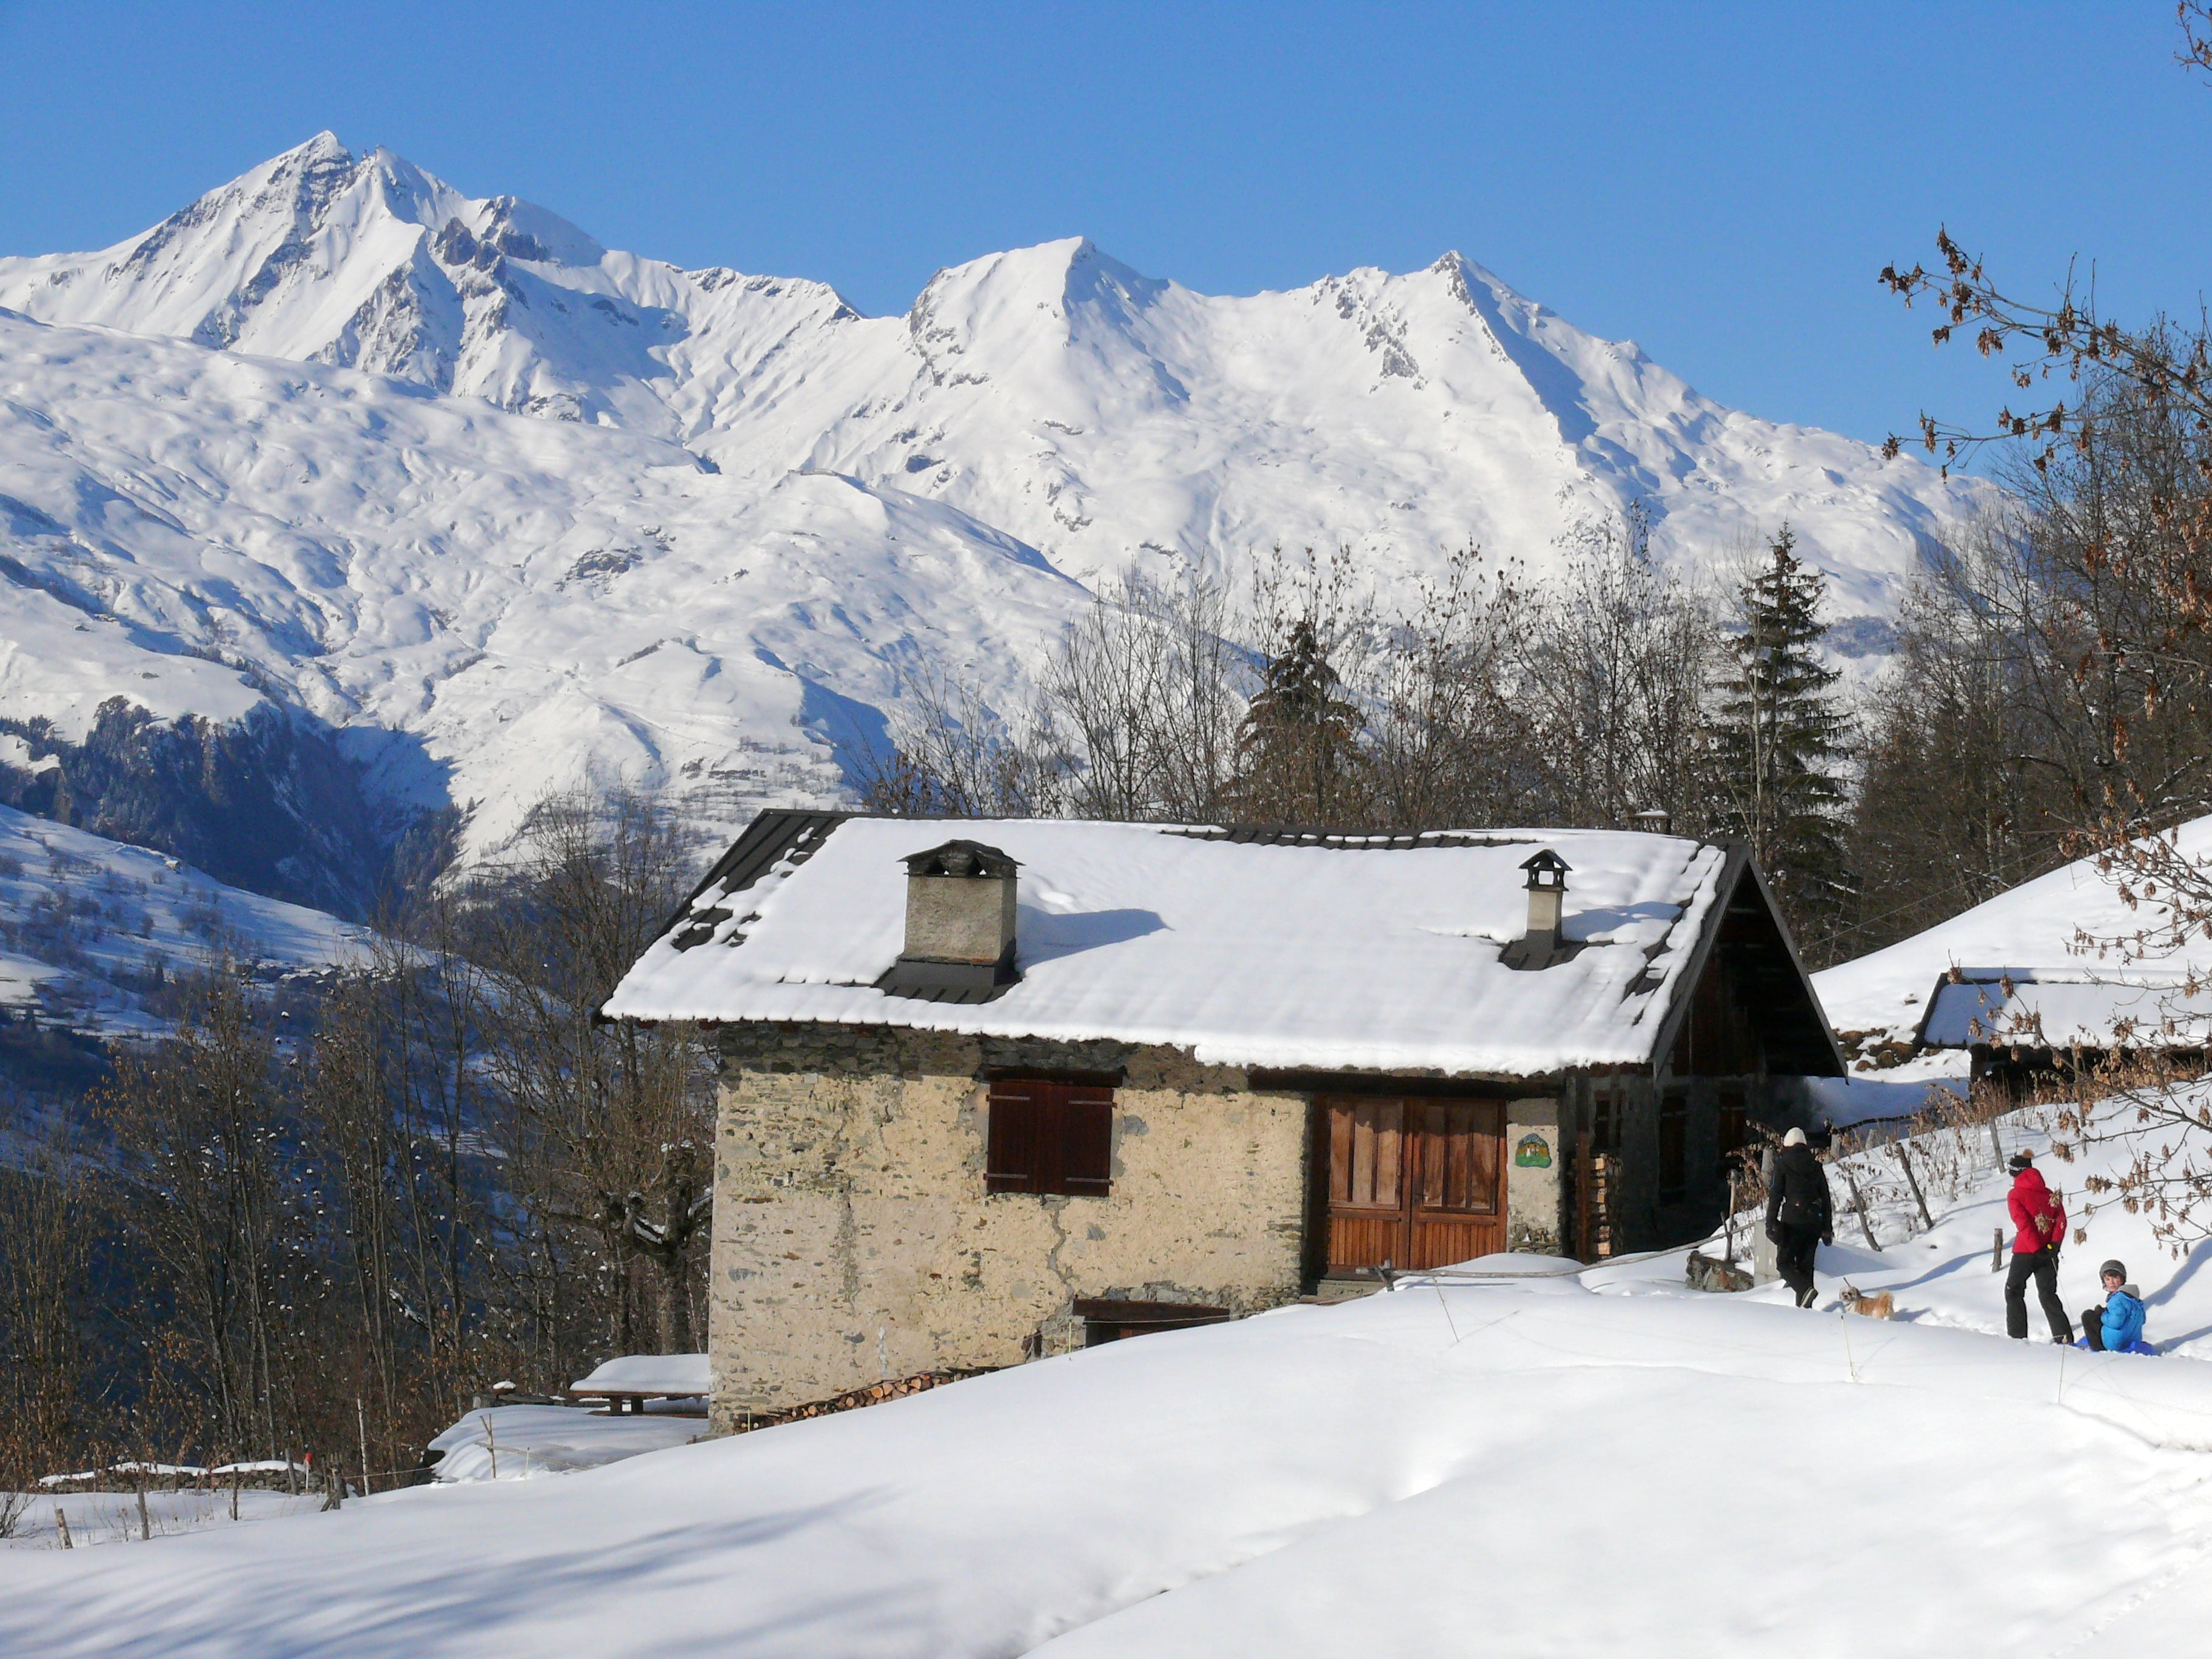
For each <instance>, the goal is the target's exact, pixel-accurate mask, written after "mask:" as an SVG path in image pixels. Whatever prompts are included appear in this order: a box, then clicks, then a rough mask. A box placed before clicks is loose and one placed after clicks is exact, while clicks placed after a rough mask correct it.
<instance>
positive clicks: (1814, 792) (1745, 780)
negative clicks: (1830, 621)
mask: <svg viewBox="0 0 2212 1659" xmlns="http://www.w3.org/2000/svg"><path fill="white" fill-rule="evenodd" d="M1767 552H1768V554H1769V559H1768V561H1767V562H1765V564H1763V565H1762V566H1761V568H1759V571H1758V573H1757V574H1754V575H1753V576H1752V577H1751V578H1750V579H1749V580H1747V581H1746V582H1745V583H1744V585H1743V586H1742V587H1741V588H1740V589H1739V590H1738V591H1737V593H1736V608H1737V616H1738V619H1739V621H1740V622H1741V624H1742V631H1741V634H1739V635H1736V637H1735V638H1734V639H1733V640H1731V641H1729V655H1730V657H1731V658H1732V659H1733V663H1732V666H1731V668H1730V670H1729V672H1728V673H1727V674H1726V675H1725V676H1724V677H1723V679H1722V681H1721V686H1720V690H1721V698H1720V702H1719V705H1718V708H1717V718H1716V720H1715V721H1714V725H1713V738H1714V745H1713V747H1714V757H1713V758H1714V760H1715V763H1716V764H1717V770H1718V773H1719V777H1720V783H1721V787H1722V799H1721V801H1720V803H1719V807H1720V810H1719V811H1718V814H1717V817H1718V819H1719V827H1720V828H1721V829H1723V831H1725V832H1727V833H1730V834H1734V835H1738V836H1742V837H1743V838H1744V839H1745V840H1746V841H1747V842H1750V843H1751V848H1752V851H1753V854H1754V855H1755V856H1756V857H1757V858H1758V860H1759V867H1760V868H1761V869H1762V870H1764V871H1765V872H1766V877H1767V879H1768V881H1769V882H1770V883H1771V884H1772V885H1773V887H1774V890H1775V895H1776V896H1777V897H1778V899H1779V900H1780V901H1781V902H1782V907H1783V908H1784V911H1785V913H1787V915H1788V917H1789V920H1790V927H1791V928H1792V930H1793V931H1794V932H1795V933H1796V935H1797V938H1798V939H1799V941H1800V942H1801V944H1802V945H1804V947H1805V948H1806V950H1807V951H1808V954H1814V955H1816V956H1817V955H1821V954H1825V953H1826V950H1827V947H1828V945H1829V943H1830V941H1831V940H1832V939H1834V937H1835V935H1836V934H1837V933H1838V930H1839V929H1840V928H1841V927H1842V926H1843V925H1844V922H1845V921H1846V920H1847V919H1848V917H1849V915H1850V909H1851V904H1852V880H1851V872H1850V861H1849V856H1848V854H1847V853H1846V852H1845V843H1844V836H1845V821H1844V795H1845V789H1844V778H1843V776H1842V773H1843V770H1844V766H1845V764H1846V763H1847V762H1848V759H1849V753H1850V751H1849V746H1848V745H1849V739H1850V720H1849V717H1848V716H1847V715H1846V714H1844V710H1843V708H1842V707H1841V705H1840V703H1839V702H1838V699H1837V698H1836V697H1835V696H1833V695H1832V689H1833V687H1834V685H1835V684H1836V682H1837V680H1838V678H1841V676H1840V675H1839V674H1838V672H1837V671H1836V670H1834V669H1832V668H1830V667H1828V666H1827V665H1826V664H1824V663H1823V662H1822V661H1821V660H1820V656H1819V654H1818V653H1819V647H1820V639H1821V637H1822V635H1825V634H1826V632H1827V631H1828V628H1827V624H1826V623H1825V622H1823V621H1822V620H1821V619H1820V604H1821V601H1822V599H1824V598H1825V597H1826V591H1827V582H1826V578H1824V577H1823V576H1822V575H1821V574H1820V572H1819V571H1818V570H1816V569H1814V568H1812V567H1810V566H1808V565H1807V564H1805V563H1804V562H1802V560H1800V559H1799V558H1798V557H1797V556H1796V538H1795V537H1794V536H1793V535H1792V534H1791V533H1790V526H1788V525H1786V524H1785V525H1784V526H1783V527H1782V531H1781V533H1780V534H1779V535H1778V536H1776V537H1775V538H1774V539H1773V540H1772V541H1771V543H1769V544H1768V546H1767Z"/></svg>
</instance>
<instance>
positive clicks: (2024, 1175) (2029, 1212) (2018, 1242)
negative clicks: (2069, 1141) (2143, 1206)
mask: <svg viewBox="0 0 2212 1659" xmlns="http://www.w3.org/2000/svg"><path fill="white" fill-rule="evenodd" d="M2010 1167H2011V1170H2012V1172H2013V1176H2012V1196H2011V1197H2010V1198H2009V1199H2008V1200H2007V1201H2006V1205H2005V1207H2006V1208H2007V1209H2008V1210H2009V1211H2010V1212H2012V1225H2013V1226H2014V1228H2015V1232H2014V1235H2013V1241H2012V1269H2011V1271H2010V1272H2008V1273H2006V1274H2005V1293H2004V1294H2005V1334H2006V1335H2007V1336H2013V1337H2017V1338H2019V1339H2020V1340H2021V1341H2023V1342H2025V1341H2026V1340H2027V1281H2028V1280H2029V1279H2033V1280H2034V1281H2035V1294H2036V1297H2037V1299H2038V1300H2039V1301H2040V1302H2041V1303H2042V1304H2043V1315H2044V1317H2045V1318H2046V1319H2048V1320H2049V1321H2050V1322H2051V1340H2052V1341H2053V1342H2067V1343H2070V1342H2072V1341H2073V1340H2074V1327H2073V1326H2072V1324H2070V1323H2069V1322H2068V1320H2067V1317H2066V1308H2065V1304H2063V1303H2061V1302H2060V1301H2059V1299H2058V1250H2059V1247H2060V1246H2061V1245H2063V1243H2065V1242H2066V1206H2064V1205H2063V1204H2061V1203H2060V1202H2059V1201H2058V1194H2056V1193H2054V1192H2052V1191H2051V1188H2048V1187H2046V1186H2045V1185H2044V1184H2043V1176H2042V1175H2041V1174H2040V1173H2039V1171H2038V1170H2037V1169H2036V1167H2035V1160H2034V1159H2033V1158H2030V1157H2029V1156H2028V1155H2027V1153H2026V1152H2015V1153H2014V1154H2013V1155H2012V1160H2011V1165H2010Z"/></svg>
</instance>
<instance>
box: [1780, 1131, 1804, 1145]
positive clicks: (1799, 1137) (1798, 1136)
mask: <svg viewBox="0 0 2212 1659" xmlns="http://www.w3.org/2000/svg"><path fill="white" fill-rule="evenodd" d="M1782 1144H1783V1145H1784V1146H1803V1145H1804V1144H1805V1132H1804V1131H1803V1130H1802V1129H1792V1130H1791V1131H1790V1133H1788V1134H1786V1135H1784V1136H1783V1137H1782Z"/></svg>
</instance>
